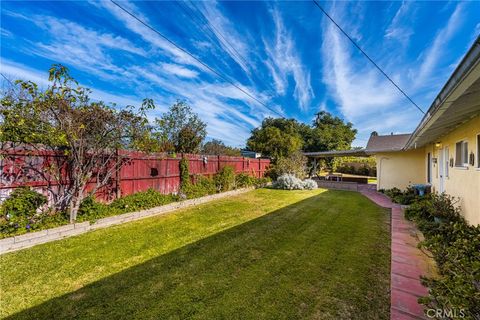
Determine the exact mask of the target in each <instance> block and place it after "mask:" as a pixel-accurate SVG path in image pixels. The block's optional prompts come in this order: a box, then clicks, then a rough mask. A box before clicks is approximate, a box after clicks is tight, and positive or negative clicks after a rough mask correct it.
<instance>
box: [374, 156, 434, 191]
mask: <svg viewBox="0 0 480 320" xmlns="http://www.w3.org/2000/svg"><path fill="white" fill-rule="evenodd" d="M375 158H376V161H377V189H378V190H380V189H391V188H393V187H397V188H399V189H405V188H406V187H408V186H409V185H411V184H416V183H425V181H426V170H425V168H426V162H425V151H424V150H423V149H417V150H409V151H397V152H384V153H377V154H376V155H375Z"/></svg>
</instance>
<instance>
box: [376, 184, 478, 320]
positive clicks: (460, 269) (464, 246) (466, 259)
mask: <svg viewBox="0 0 480 320" xmlns="http://www.w3.org/2000/svg"><path fill="white" fill-rule="evenodd" d="M385 194H387V195H388V196H390V197H391V198H392V199H394V200H395V201H396V202H398V203H401V204H407V205H409V207H408V208H407V209H406V210H405V217H406V218H407V219H409V220H412V221H414V222H415V223H416V224H417V226H418V228H419V229H420V231H422V233H423V235H424V236H425V240H424V241H422V242H421V243H420V246H421V247H422V248H425V249H426V250H427V251H428V252H430V253H431V254H432V257H433V258H434V259H435V261H436V263H437V267H438V273H439V274H438V276H437V277H433V278H423V279H422V282H423V284H424V285H425V286H427V287H428V288H429V295H428V296H426V297H422V298H420V299H419V302H421V303H422V304H424V305H425V307H426V308H429V309H434V310H442V314H441V317H439V318H442V319H447V318H448V319H451V318H457V317H458V318H464V319H477V320H478V319H480V225H477V226H472V225H469V224H468V223H467V222H466V221H465V219H464V218H463V217H462V216H461V214H460V210H459V208H458V206H457V203H458V199H457V198H454V197H451V196H449V195H447V194H445V193H443V194H435V193H434V194H427V195H425V196H423V197H420V196H418V195H415V193H414V191H413V189H412V188H408V189H407V190H406V191H400V190H398V189H390V190H385Z"/></svg>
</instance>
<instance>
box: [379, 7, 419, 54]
mask: <svg viewBox="0 0 480 320" xmlns="http://www.w3.org/2000/svg"><path fill="white" fill-rule="evenodd" d="M412 7H413V2H410V1H403V2H402V4H401V5H400V8H398V10H397V12H396V13H395V16H394V17H393V19H392V22H391V23H390V25H389V26H388V27H387V29H386V31H385V38H387V39H391V40H397V41H399V42H400V43H401V44H402V45H403V46H406V45H407V44H408V42H409V40H410V37H411V36H412V35H413V33H414V31H413V28H412V25H413V24H412V19H413V12H412V11H413V10H412Z"/></svg>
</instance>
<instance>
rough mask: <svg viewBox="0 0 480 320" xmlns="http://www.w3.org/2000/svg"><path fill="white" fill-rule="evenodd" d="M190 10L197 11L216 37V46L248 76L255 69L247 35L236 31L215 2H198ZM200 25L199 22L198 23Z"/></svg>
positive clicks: (244, 32)
mask: <svg viewBox="0 0 480 320" xmlns="http://www.w3.org/2000/svg"><path fill="white" fill-rule="evenodd" d="M190 10H194V11H195V10H196V11H198V14H200V15H201V16H202V17H203V18H204V19H205V21H206V22H207V25H206V28H208V30H209V31H210V32H211V33H212V34H213V35H214V36H215V37H216V40H217V42H218V44H219V45H220V46H221V48H222V49H223V50H224V52H225V53H227V54H228V55H229V56H230V58H232V59H233V60H234V61H235V62H236V63H237V65H238V66H240V67H241V69H242V70H243V71H244V72H245V73H246V74H247V75H249V76H251V75H252V72H253V71H254V70H253V69H254V68H255V66H254V64H253V63H252V62H253V59H251V54H252V52H251V51H250V43H248V39H249V37H248V33H247V32H246V31H243V32H242V33H240V32H239V30H237V28H236V26H235V25H234V24H233V23H232V21H231V19H229V18H228V17H226V16H225V15H224V13H223V11H222V10H221V9H220V7H219V3H218V2H216V1H208V2H207V1H205V2H198V4H197V6H194V5H191V6H190ZM200 24H201V22H200Z"/></svg>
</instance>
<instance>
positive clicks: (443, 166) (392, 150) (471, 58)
mask: <svg viewBox="0 0 480 320" xmlns="http://www.w3.org/2000/svg"><path fill="white" fill-rule="evenodd" d="M365 152H366V153H367V154H373V155H375V157H376V160H377V181H378V184H377V188H378V189H389V188H393V187H397V188H400V189H404V188H406V187H407V186H408V185H411V184H419V183H421V184H430V185H431V186H432V190H433V191H434V192H439V193H441V192H446V193H448V194H450V195H452V196H455V197H458V198H459V199H460V203H459V204H460V206H461V210H462V213H463V215H464V216H465V218H466V219H467V221H469V222H470V223H471V224H480V37H479V38H477V40H476V42H475V43H474V45H473V46H472V48H471V49H470V50H469V52H468V53H467V54H466V56H465V57H464V58H463V60H462V61H461V62H460V64H459V66H458V67H457V69H456V70H455V71H454V72H453V74H452V76H451V77H450V79H449V80H448V81H447V83H446V84H445V86H444V87H443V89H442V90H441V91H440V93H439V94H438V96H437V97H436V99H435V100H434V102H433V103H432V105H431V107H430V108H429V109H428V111H427V113H426V114H425V116H424V117H423V119H422V121H421V122H420V124H419V125H418V126H417V128H416V129H415V131H414V132H413V133H412V134H402V135H385V136H379V135H377V134H376V133H373V134H372V136H371V137H370V140H369V142H368V144H367V147H366V149H365Z"/></svg>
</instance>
